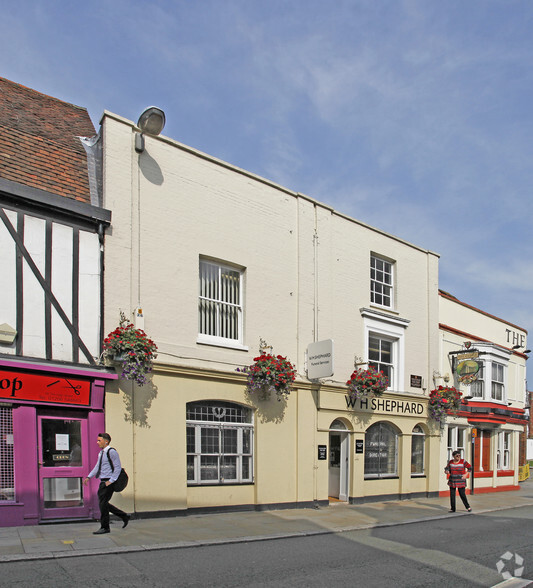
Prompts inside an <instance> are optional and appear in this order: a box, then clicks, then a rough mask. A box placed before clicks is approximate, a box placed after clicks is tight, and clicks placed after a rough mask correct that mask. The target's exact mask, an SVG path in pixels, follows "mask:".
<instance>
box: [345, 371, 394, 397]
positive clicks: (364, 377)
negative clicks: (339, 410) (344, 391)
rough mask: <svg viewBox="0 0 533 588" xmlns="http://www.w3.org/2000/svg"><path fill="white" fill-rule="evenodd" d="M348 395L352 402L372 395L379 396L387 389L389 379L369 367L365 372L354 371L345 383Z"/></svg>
mask: <svg viewBox="0 0 533 588" xmlns="http://www.w3.org/2000/svg"><path fill="white" fill-rule="evenodd" d="M346 385H347V386H348V394H349V395H350V397H351V398H353V399H354V400H355V399H357V398H361V397H363V396H368V395H369V394H373V395H374V396H381V395H382V394H383V392H385V390H386V389H387V388H388V387H389V379H388V378H387V376H385V375H384V373H383V372H378V371H377V369H376V368H374V367H372V366H370V367H369V368H368V369H367V370H362V369H356V370H355V371H354V372H353V373H352V375H351V376H350V379H349V380H348V381H347V382H346Z"/></svg>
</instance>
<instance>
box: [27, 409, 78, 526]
mask: <svg viewBox="0 0 533 588" xmlns="http://www.w3.org/2000/svg"><path fill="white" fill-rule="evenodd" d="M37 418H38V436H39V437H38V438H39V495H40V518H41V519H58V518H85V517H88V516H89V500H87V497H86V496H85V497H84V494H83V491H84V489H85V491H86V492H88V487H87V486H86V487H85V488H84V487H83V484H82V482H83V478H84V477H85V475H86V474H87V472H88V471H89V468H88V467H87V457H88V455H87V454H88V452H87V446H88V445H87V420H86V419H85V418H82V417H76V418H64V417H56V416H48V415H41V416H38V417H37Z"/></svg>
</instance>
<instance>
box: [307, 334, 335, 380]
mask: <svg viewBox="0 0 533 588" xmlns="http://www.w3.org/2000/svg"><path fill="white" fill-rule="evenodd" d="M332 375H333V340H332V339H326V340H325V341H317V342H316V343H310V344H309V345H308V346H307V377H308V378H309V379H310V380H318V378H330V377H331V376H332Z"/></svg>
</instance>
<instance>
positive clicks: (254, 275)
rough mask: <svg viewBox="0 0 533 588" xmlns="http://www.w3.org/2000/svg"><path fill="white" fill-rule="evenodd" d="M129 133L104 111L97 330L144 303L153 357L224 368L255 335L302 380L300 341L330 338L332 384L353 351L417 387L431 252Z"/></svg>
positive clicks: (398, 385) (432, 348) (423, 362)
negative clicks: (101, 315) (108, 224)
mask: <svg viewBox="0 0 533 588" xmlns="http://www.w3.org/2000/svg"><path fill="white" fill-rule="evenodd" d="M136 131H137V129H136V128H135V126H134V124H133V123H132V122H130V121H127V120H125V119H122V118H120V117H118V116H116V115H113V114H110V113H105V114H104V116H103V119H102V134H103V145H104V152H103V158H104V159H103V166H104V199H105V200H104V206H105V207H106V208H107V209H110V210H112V212H113V223H112V228H111V230H110V231H109V232H108V233H107V234H106V238H105V330H106V332H109V331H111V330H112V329H113V328H114V327H115V326H116V324H117V322H118V319H119V311H120V310H122V311H124V312H125V313H126V315H127V316H130V317H131V316H132V313H133V312H134V310H135V309H136V308H142V314H143V320H144V329H145V330H146V332H147V333H148V334H149V336H150V337H151V338H152V339H153V340H154V341H155V342H156V343H157V345H158V347H159V351H158V354H159V355H158V359H157V362H158V363H163V364H170V365H179V366H182V367H183V366H184V367H188V368H198V369H215V370H220V371H227V372H233V371H234V370H235V368H236V367H237V366H242V365H248V364H251V363H252V362H253V358H254V357H255V356H257V355H258V350H259V344H260V340H264V341H266V343H267V344H268V345H270V346H272V347H273V351H274V353H275V354H280V355H283V356H286V357H288V359H289V360H291V361H292V362H293V363H294V364H295V365H296V368H297V372H298V374H299V376H300V378H302V379H305V375H306V363H305V362H306V349H307V345H308V344H309V343H312V342H315V341H320V340H324V339H333V340H334V367H335V373H334V375H333V376H332V378H331V380H332V381H333V382H337V383H341V384H344V383H345V382H346V380H347V379H348V378H349V377H350V374H351V373H352V371H353V369H354V362H355V361H358V359H360V360H362V361H368V360H370V361H371V363H373V364H375V365H377V366H378V367H379V368H380V369H382V370H384V371H386V372H387V373H388V374H389V375H390V382H391V386H390V387H391V390H392V391H397V392H406V393H413V394H420V393H423V391H424V390H426V389H427V386H428V382H430V378H431V375H432V373H433V371H434V370H435V369H436V366H438V256H437V255H436V254H434V253H432V252H430V251H427V250H424V249H422V248H420V247H417V246H415V245H412V244H410V243H407V242H405V241H402V240H400V239H397V238H395V237H393V236H391V235H388V234H386V233H384V232H382V231H379V230H377V229H374V228H372V227H369V226H367V225H364V224H362V223H360V222H358V221H355V220H353V219H351V218H349V217H346V216H344V215H342V214H340V213H338V212H336V211H335V210H333V209H332V208H330V207H328V206H327V205H324V204H321V203H319V202H317V201H315V200H313V199H311V198H309V197H307V196H304V195H302V194H299V193H295V192H292V191H290V190H287V189H285V188H282V187H280V186H278V185H276V184H274V183H272V182H269V181H267V180H265V179H263V178H259V177H257V176H255V175H253V174H251V173H248V172H245V171H243V170H240V169H238V168H236V167H234V166H231V165H229V164H227V163H224V162H221V161H219V160H217V159H215V158H212V157H210V156H208V155H206V154H203V153H200V152H198V151H195V150H193V149H191V148H188V147H186V146H184V145H181V144H179V143H177V142H175V141H172V140H170V139H168V138H164V137H156V138H154V137H148V136H147V137H145V150H144V152H142V153H137V152H136V151H135V148H134V139H135V133H136ZM357 358H358V359H357ZM411 376H415V378H414V379H413V378H412V377H411ZM417 382H418V384H417ZM413 383H414V384H413ZM419 386H420V387H419Z"/></svg>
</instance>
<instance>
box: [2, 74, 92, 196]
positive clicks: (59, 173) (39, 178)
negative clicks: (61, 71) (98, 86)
mask: <svg viewBox="0 0 533 588" xmlns="http://www.w3.org/2000/svg"><path fill="white" fill-rule="evenodd" d="M95 134H96V133H95V130H94V126H93V124H92V122H91V119H90V117H89V114H88V112H87V110H86V109H85V108H82V107H80V106H75V105H73V104H69V103H68V102H63V101H62V100H58V99H57V98H53V97H51V96H47V95H46V94H41V93H40V92H37V91H35V90H32V89H31V88H26V87H25V86H22V85H20V84H16V83H15V82H12V81H10V80H7V79H5V78H2V77H0V177H1V178H5V179H8V180H12V181H15V182H18V183H20V184H24V185H27V186H31V187H34V188H39V189H41V190H46V191H47V192H52V193H54V194H58V195H60V196H65V197H67V198H73V199H75V200H81V201H83V202H90V193H89V177H88V173H87V156H86V154H85V149H84V148H83V145H82V144H81V142H80V140H79V138H78V137H80V136H81V137H92V136H94V135H95Z"/></svg>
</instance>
